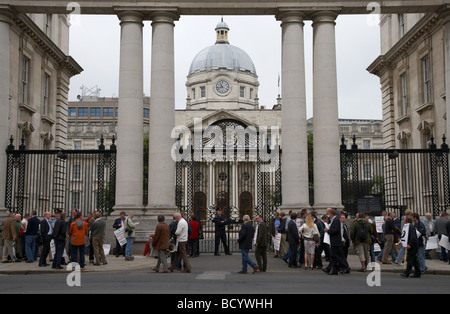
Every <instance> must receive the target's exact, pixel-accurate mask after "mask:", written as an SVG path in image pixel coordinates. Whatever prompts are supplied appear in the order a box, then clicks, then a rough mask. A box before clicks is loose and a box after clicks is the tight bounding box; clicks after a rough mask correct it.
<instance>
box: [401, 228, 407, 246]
mask: <svg viewBox="0 0 450 314" xmlns="http://www.w3.org/2000/svg"><path fill="white" fill-rule="evenodd" d="M408 236H409V224H405V225H404V226H403V230H402V236H401V237H400V241H401V242H402V245H403V247H407V246H408Z"/></svg>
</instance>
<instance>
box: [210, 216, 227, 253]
mask: <svg viewBox="0 0 450 314" xmlns="http://www.w3.org/2000/svg"><path fill="white" fill-rule="evenodd" d="M213 222H214V224H215V248H214V255H216V256H219V255H220V254H219V244H220V241H222V244H223V247H224V249H225V254H226V255H231V253H230V248H229V247H228V244H227V236H226V234H225V226H226V225H228V224H230V220H229V219H227V218H225V217H224V216H223V215H222V209H221V208H217V209H216V217H215V218H214V219H213Z"/></svg>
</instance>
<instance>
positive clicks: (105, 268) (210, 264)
mask: <svg viewBox="0 0 450 314" xmlns="http://www.w3.org/2000/svg"><path fill="white" fill-rule="evenodd" d="M250 256H251V258H252V259H253V260H255V258H254V252H251V253H250ZM107 261H108V264H107V265H101V266H94V265H93V264H90V263H87V264H86V270H85V272H114V271H126V270H140V269H141V270H145V269H147V270H149V271H151V268H152V267H153V266H155V265H156V259H155V258H154V257H149V256H147V257H143V256H136V255H135V259H134V261H125V259H124V258H123V256H121V257H115V256H114V255H107ZM190 262H191V265H192V269H193V272H203V271H211V270H224V269H226V270H229V271H232V272H233V271H236V272H237V271H239V270H240V265H241V254H240V253H234V254H233V255H231V256H226V255H222V256H214V255H213V254H207V253H204V254H201V255H200V257H197V258H191V259H190ZM348 263H349V265H350V267H351V269H352V272H354V273H356V272H357V270H358V269H360V268H361V264H360V263H359V259H358V257H357V256H356V255H349V256H348ZM268 264H269V266H268V272H272V271H273V272H280V271H289V272H293V271H294V272H295V271H296V270H295V269H292V268H288V267H287V264H286V263H284V262H283V261H282V260H281V259H279V258H273V257H272V253H268ZM323 264H324V266H326V265H327V264H328V263H327V262H325V259H324V263H323ZM378 265H380V267H381V271H382V272H392V273H401V272H402V271H403V270H404V266H399V265H397V264H390V265H384V264H381V263H378ZM426 265H427V266H428V269H427V270H426V272H425V274H426V275H450V265H449V264H448V263H444V262H442V261H440V260H439V259H433V260H427V261H426ZM63 267H65V266H63ZM71 270H72V267H71V264H70V266H68V269H66V268H65V269H52V268H51V266H48V267H39V266H38V262H37V261H35V262H34V263H26V262H20V263H0V274H3V275H8V274H9V275H14V274H21V275H23V274H42V273H58V272H66V271H71ZM298 270H299V271H301V270H302V269H300V268H299V269H298Z"/></svg>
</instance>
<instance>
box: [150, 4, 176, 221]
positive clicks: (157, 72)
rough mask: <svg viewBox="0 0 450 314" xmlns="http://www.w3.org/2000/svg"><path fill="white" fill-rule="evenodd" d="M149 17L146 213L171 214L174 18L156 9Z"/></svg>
mask: <svg viewBox="0 0 450 314" xmlns="http://www.w3.org/2000/svg"><path fill="white" fill-rule="evenodd" d="M150 18H151V20H152V59H151V89H150V95H151V101H150V139H149V166H148V173H149V178H148V206H147V209H148V210H147V214H148V215H157V214H158V213H169V214H171V213H173V211H175V210H176V206H175V161H174V160H173V159H172V157H171V150H172V146H173V144H174V143H175V140H176V139H173V138H171V132H172V129H173V128H174V127H175V78H174V74H175V70H174V63H175V62H174V26H175V24H174V21H175V20H176V19H177V18H178V16H177V15H176V14H174V13H171V12H156V13H154V14H152V15H151V16H150Z"/></svg>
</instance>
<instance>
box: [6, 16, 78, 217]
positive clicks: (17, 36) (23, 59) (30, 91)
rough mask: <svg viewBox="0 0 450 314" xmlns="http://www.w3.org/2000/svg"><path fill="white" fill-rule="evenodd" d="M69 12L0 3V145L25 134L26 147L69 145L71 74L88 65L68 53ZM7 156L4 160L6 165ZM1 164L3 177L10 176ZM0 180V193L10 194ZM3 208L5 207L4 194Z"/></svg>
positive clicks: (17, 142) (54, 147)
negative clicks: (29, 11) (37, 11)
mask: <svg viewBox="0 0 450 314" xmlns="http://www.w3.org/2000/svg"><path fill="white" fill-rule="evenodd" d="M69 26H70V22H69V20H68V17H67V16H66V15H64V14H24V13H18V12H15V11H13V10H11V9H9V8H2V7H0V32H1V34H0V38H1V39H0V40H1V41H2V43H1V44H0V45H1V47H2V48H1V51H0V62H1V64H0V68H1V69H2V71H1V72H2V76H1V78H0V80H1V82H2V87H1V90H0V104H1V106H0V108H1V109H0V116H1V121H0V131H1V132H0V134H2V139H1V140H0V144H1V146H2V147H3V149H5V148H6V146H7V145H8V144H9V141H8V140H9V137H11V136H12V137H13V138H14V140H15V145H16V147H18V145H19V144H20V139H21V138H22V137H23V138H24V140H25V145H26V148H27V149H65V148H66V144H67V143H66V140H67V102H68V92H69V82H70V78H71V77H72V76H74V75H76V74H78V73H80V72H81V71H82V70H83V69H82V68H81V67H80V66H79V65H78V64H77V63H76V61H75V60H74V59H73V58H71V57H70V56H68V53H69V40H68V38H69V37H68V36H69ZM5 158H6V155H5V154H1V155H0V164H1V165H6V159H5ZM4 171H5V169H4V167H0V178H5V177H6V174H5V172H4ZM3 189H4V185H3V184H1V185H0V195H5V192H4V190H3ZM0 199H1V201H0V209H1V208H3V207H4V204H3V202H4V201H3V198H0Z"/></svg>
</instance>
